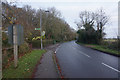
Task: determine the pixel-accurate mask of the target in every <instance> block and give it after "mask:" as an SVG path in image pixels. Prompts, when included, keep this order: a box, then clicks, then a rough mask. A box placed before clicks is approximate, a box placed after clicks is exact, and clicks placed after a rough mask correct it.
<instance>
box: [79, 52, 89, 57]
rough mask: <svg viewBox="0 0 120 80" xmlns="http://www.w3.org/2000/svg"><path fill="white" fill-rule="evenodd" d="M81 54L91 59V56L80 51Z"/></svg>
mask: <svg viewBox="0 0 120 80" xmlns="http://www.w3.org/2000/svg"><path fill="white" fill-rule="evenodd" d="M80 53H81V54H83V55H85V56H87V57H89V58H90V56H89V55H87V54H85V53H83V52H81V51H80Z"/></svg>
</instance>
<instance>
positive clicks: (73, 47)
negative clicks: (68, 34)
mask: <svg viewBox="0 0 120 80" xmlns="http://www.w3.org/2000/svg"><path fill="white" fill-rule="evenodd" d="M72 48H73V49H76V48H74V47H73V46H72ZM79 52H80V53H81V54H83V55H85V56H87V57H89V58H90V56H89V55H87V54H85V53H83V52H82V51H79Z"/></svg>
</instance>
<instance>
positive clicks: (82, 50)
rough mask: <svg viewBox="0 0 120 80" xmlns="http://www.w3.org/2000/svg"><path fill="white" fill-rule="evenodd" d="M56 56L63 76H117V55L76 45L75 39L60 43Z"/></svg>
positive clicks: (118, 74) (118, 72) (119, 73)
mask: <svg viewBox="0 0 120 80" xmlns="http://www.w3.org/2000/svg"><path fill="white" fill-rule="evenodd" d="M56 56H57V59H58V62H59V65H60V67H61V70H62V74H63V76H64V77H65V78H118V77H119V76H120V70H119V69H118V68H119V66H118V64H120V63H118V62H120V59H119V58H118V57H115V56H112V55H109V54H105V53H102V52H99V51H96V50H93V49H90V48H86V47H83V46H80V45H78V44H77V43H75V41H70V42H66V43H63V44H61V45H60V46H59V47H58V48H57V49H56Z"/></svg>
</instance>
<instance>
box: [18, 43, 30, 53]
mask: <svg viewBox="0 0 120 80" xmlns="http://www.w3.org/2000/svg"><path fill="white" fill-rule="evenodd" d="M29 50H30V48H29V44H28V43H27V42H24V43H23V44H22V45H20V46H19V54H20V53H23V54H24V53H27V52H29Z"/></svg>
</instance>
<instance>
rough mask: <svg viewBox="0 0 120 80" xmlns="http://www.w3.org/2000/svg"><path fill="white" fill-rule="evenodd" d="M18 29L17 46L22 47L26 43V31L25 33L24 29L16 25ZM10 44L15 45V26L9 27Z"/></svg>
mask: <svg viewBox="0 0 120 80" xmlns="http://www.w3.org/2000/svg"><path fill="white" fill-rule="evenodd" d="M15 26H16V29H17V44H18V45H20V44H22V43H23V42H24V33H23V32H24V31H23V27H22V26H21V25H20V24H18V25H15ZM8 42H9V43H10V44H11V45H13V25H10V26H9V27H8Z"/></svg>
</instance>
